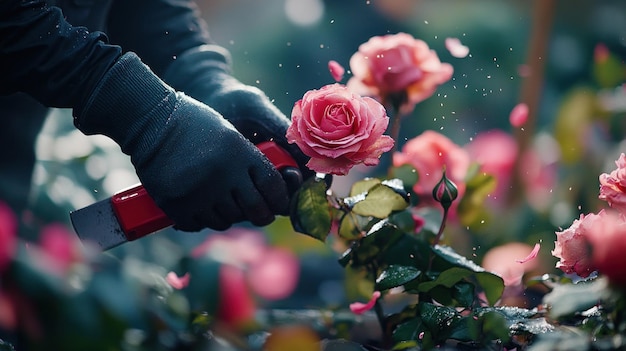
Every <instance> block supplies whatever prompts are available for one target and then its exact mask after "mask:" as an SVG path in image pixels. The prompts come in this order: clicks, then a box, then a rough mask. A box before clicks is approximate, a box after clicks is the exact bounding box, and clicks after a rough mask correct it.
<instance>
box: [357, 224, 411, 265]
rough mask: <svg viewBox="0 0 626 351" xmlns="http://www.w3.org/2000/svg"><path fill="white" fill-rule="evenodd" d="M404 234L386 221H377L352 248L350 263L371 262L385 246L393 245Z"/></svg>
mask: <svg viewBox="0 0 626 351" xmlns="http://www.w3.org/2000/svg"><path fill="white" fill-rule="evenodd" d="M404 235H406V234H405V233H404V232H402V231H400V230H398V228H397V227H396V226H394V225H392V224H390V223H389V222H388V221H386V220H381V221H378V222H377V223H375V224H374V225H372V228H370V230H369V231H368V232H367V234H366V235H365V237H364V238H362V239H361V240H359V241H358V242H357V245H355V246H354V247H353V248H352V264H353V265H354V266H359V265H364V264H367V263H370V262H372V260H374V259H376V258H377V256H378V255H379V254H380V253H381V252H386V250H387V248H389V247H390V246H392V245H394V244H395V243H396V242H397V241H398V240H399V239H400V238H402V237H403V236H404Z"/></svg>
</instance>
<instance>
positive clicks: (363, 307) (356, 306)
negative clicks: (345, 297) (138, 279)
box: [350, 291, 380, 314]
mask: <svg viewBox="0 0 626 351" xmlns="http://www.w3.org/2000/svg"><path fill="white" fill-rule="evenodd" d="M379 297H380V291H374V293H373V294H372V298H371V299H370V300H369V301H368V302H367V303H362V302H354V303H351V304H350V311H352V313H354V314H363V313H365V312H367V311H369V310H371V309H372V307H374V304H375V303H376V301H377V300H378V298H379Z"/></svg>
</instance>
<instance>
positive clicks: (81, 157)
mask: <svg viewBox="0 0 626 351" xmlns="http://www.w3.org/2000/svg"><path fill="white" fill-rule="evenodd" d="M540 2H541V1H527V0H518V1H500V0H474V1H462V0H446V1H437V0H420V1H418V0H334V1H331V0H329V1H323V0H263V1H259V0H219V1H200V0H199V1H198V5H199V7H200V9H201V11H202V13H203V16H204V17H205V18H206V20H207V23H208V25H209V28H210V30H211V33H212V36H213V39H214V40H215V41H216V42H217V43H218V44H221V45H223V46H224V47H226V48H228V49H229V50H230V52H231V53H232V57H233V69H234V74H235V76H236V77H238V78H239V79H240V80H242V81H243V82H245V83H248V84H251V85H256V86H258V87H259V88H261V89H262V90H264V91H265V92H266V93H267V94H268V95H269V96H270V97H271V98H272V99H273V100H274V101H275V103H276V105H277V106H278V107H279V108H280V109H281V110H282V111H283V112H284V113H285V114H286V115H290V113H291V108H292V106H293V104H294V102H295V101H296V100H298V99H299V98H300V97H301V96H302V95H303V94H304V92H306V91H307V90H310V89H317V88H319V87H321V86H323V85H326V84H329V83H332V82H333V80H332V77H331V76H330V74H329V72H328V66H327V64H328V61H329V60H335V61H337V62H339V63H340V64H342V65H343V66H344V67H346V69H348V67H349V65H348V64H349V59H350V57H351V55H352V54H353V53H354V52H356V51H357V50H358V47H359V45H360V44H362V43H364V42H366V41H367V40H368V39H369V38H370V37H372V36H376V35H384V34H387V33H397V32H407V33H409V34H411V35H413V36H414V37H416V38H418V39H422V40H424V41H425V42H426V43H427V44H428V45H429V46H430V47H431V48H432V49H434V50H435V51H436V52H437V53H438V55H439V58H440V59H441V61H442V62H448V63H450V64H452V66H453V67H454V70H455V73H454V76H453V78H452V80H451V81H449V82H447V83H445V84H444V85H443V86H441V87H440V88H439V89H438V90H437V92H436V93H435V95H434V96H432V97H431V98H430V99H428V100H426V101H424V102H422V103H420V104H419V105H418V106H417V108H416V110H415V112H414V113H413V114H412V115H411V116H410V117H409V118H407V119H406V120H405V121H404V122H403V124H402V129H401V133H400V140H399V141H398V142H399V144H400V146H401V145H402V144H403V143H404V142H405V141H406V140H407V139H410V138H412V137H414V136H416V135H418V134H420V133H421V132H423V131H425V130H429V129H432V130H436V131H438V132H440V133H442V134H445V135H446V136H447V137H449V138H450V139H452V140H453V141H455V142H456V143H457V144H459V145H461V146H463V145H466V144H468V143H469V142H471V141H472V140H473V139H474V138H475V137H476V136H477V135H479V134H480V133H481V132H485V131H490V130H493V129H501V130H503V131H505V132H507V133H513V132H514V131H513V128H512V127H511V125H510V123H509V119H508V117H509V113H510V111H511V109H512V108H513V107H514V106H515V105H516V104H517V103H518V102H519V101H520V94H521V87H522V84H523V82H524V79H525V70H524V68H525V64H526V63H527V53H528V49H529V45H530V44H529V41H530V36H531V32H532V26H533V23H534V21H533V6H536V5H537V4H538V3H540ZM554 4H555V8H554V13H553V16H551V20H552V23H551V26H550V28H551V29H550V31H548V32H545V33H543V35H544V38H545V39H546V40H547V43H548V44H547V48H546V52H545V56H543V57H541V61H542V62H543V64H545V75H544V77H543V78H544V79H543V80H542V82H541V92H540V93H541V94H540V101H539V105H538V108H537V114H536V124H535V125H534V126H530V127H531V128H530V129H529V130H531V131H532V132H533V138H532V140H533V141H534V142H536V143H535V144H533V145H539V150H540V151H542V152H540V154H541V155H543V156H545V157H547V158H549V160H547V161H546V164H547V165H550V166H551V167H552V165H554V164H556V165H557V167H556V173H557V179H558V180H557V181H555V182H553V183H551V184H552V185H551V187H550V188H549V189H546V190H545V194H544V195H547V196H544V197H543V198H542V199H544V200H543V203H542V204H539V205H537V204H532V203H530V204H524V205H521V206H516V207H511V208H510V209H508V211H509V212H513V213H517V214H519V215H518V216H517V217H516V220H515V221H513V222H511V221H508V223H501V222H498V220H497V219H491V221H489V220H488V221H487V223H485V221H484V220H483V223H481V224H482V225H476V226H471V228H470V226H467V228H466V230H464V234H463V235H464V236H465V237H464V238H458V240H457V241H453V242H451V245H452V246H457V247H455V248H457V249H458V250H459V251H461V252H466V253H467V252H469V253H471V254H473V255H474V257H475V258H476V260H478V261H480V259H481V257H482V256H483V255H484V253H485V252H486V251H488V249H489V248H490V247H493V246H495V245H498V244H502V243H505V242H508V241H520V242H525V243H528V244H534V243H536V242H541V243H543V248H542V255H543V256H544V258H545V259H546V264H545V266H544V267H547V268H546V269H548V270H549V269H552V268H553V267H554V261H555V260H554V259H552V260H551V257H550V252H549V251H550V250H551V249H552V248H553V241H554V231H555V230H559V228H561V227H567V226H569V224H571V222H572V220H573V219H575V218H578V216H579V214H580V213H587V212H591V211H595V210H596V209H597V207H598V204H597V201H595V200H597V199H596V198H597V189H598V184H597V177H598V175H599V174H600V173H601V172H606V171H610V170H611V169H613V168H614V161H615V160H616V159H617V155H619V152H622V151H626V147H624V144H623V141H622V139H623V136H624V131H625V129H626V128H625V126H626V123H624V122H623V117H624V112H625V111H626V98H624V88H623V86H622V84H623V81H624V76H625V72H626V70H625V69H624V58H626V3H625V2H624V1H623V0H613V1H611V0H599V1H585V0H561V1H554ZM448 37H455V38H459V39H460V40H461V41H462V43H463V44H464V45H466V46H468V47H469V49H470V54H469V55H468V56H467V57H465V58H455V57H453V56H452V55H451V54H450V53H449V52H448V51H447V50H446V49H445V46H444V41H445V39H446V38H448ZM598 48H601V49H603V50H604V51H602V52H605V53H606V52H608V55H609V56H608V57H609V59H606V60H604V59H599V58H598V50H599V49H598ZM602 57H606V56H602ZM346 76H347V77H349V76H350V73H349V71H348V72H347V74H346ZM71 123H72V118H71V116H70V113H69V111H65V110H55V111H54V112H53V113H52V114H51V116H50V118H49V119H48V121H47V123H46V126H45V128H44V131H43V133H42V134H41V136H40V138H39V142H38V156H39V163H38V167H37V171H36V176H35V178H34V182H35V184H36V191H35V192H34V194H33V198H32V200H33V202H32V203H33V206H32V215H33V223H37V224H43V223H48V222H62V223H65V224H67V225H69V216H68V213H69V211H71V210H74V209H77V208H81V207H84V206H87V205H89V204H91V203H93V202H95V201H98V200H101V199H104V198H106V197H108V196H110V195H111V194H113V193H114V192H117V191H119V190H121V189H124V188H126V187H129V186H131V185H134V184H135V183H137V182H138V181H137V178H136V176H135V174H134V171H133V169H132V167H131V166H130V163H129V161H128V159H127V157H126V156H125V155H123V154H122V153H121V152H120V151H119V148H118V147H117V146H116V145H115V144H113V142H111V141H110V140H108V139H106V138H104V137H100V136H94V137H86V136H84V135H82V134H81V133H80V132H78V131H77V130H75V129H74V127H73V125H72V124H71ZM517 132H519V131H517ZM566 145H569V146H571V145H575V146H576V147H575V148H573V149H572V150H574V151H569V150H570V149H569V148H565V146H566ZM569 146H568V147H569ZM342 181H343V180H342V179H336V182H337V184H342ZM500 205H501V206H504V205H502V204H500ZM263 231H264V232H265V233H266V234H267V236H268V240H269V241H270V242H271V243H272V244H275V245H278V246H283V247H288V248H290V249H291V250H293V251H294V252H296V253H297V254H298V255H299V257H300V259H301V270H302V273H301V282H300V285H299V290H297V291H296V294H294V298H293V299H292V300H289V299H288V300H285V301H282V302H279V305H280V304H281V303H282V304H283V306H291V307H293V306H303V305H307V306H315V305H323V306H327V305H329V304H330V305H332V304H344V303H345V302H346V296H345V292H344V289H343V284H345V283H344V281H343V280H342V278H343V277H342V274H343V272H342V270H341V269H340V266H339V265H338V264H337V263H336V253H334V252H333V251H332V249H331V248H330V247H328V246H326V245H324V244H322V243H319V242H317V241H314V240H312V239H309V238H307V237H304V236H302V235H299V234H296V233H293V231H292V229H291V227H290V224H289V223H288V220H286V219H284V218H281V219H279V220H278V221H277V222H276V223H274V224H272V225H270V226H268V227H267V228H263ZM210 234H211V233H210V232H202V233H195V234H187V233H178V232H174V231H171V230H165V231H162V232H160V233H157V234H155V235H153V236H152V237H150V238H146V239H143V240H140V241H139V242H133V243H129V244H126V245H123V246H122V247H119V248H116V249H114V250H113V251H112V254H114V255H118V256H125V255H133V256H135V257H141V258H144V259H147V260H156V259H157V258H158V259H159V260H166V261H167V260H171V262H174V261H175V260H176V259H177V256H176V254H175V253H180V252H184V251H185V250H186V249H187V248H190V247H193V246H194V245H197V244H198V243H199V242H201V241H202V240H203V239H204V238H205V237H206V236H207V235H210ZM172 248H175V249H174V250H172ZM164 252H168V254H167V255H163V253H164ZM167 263H168V262H164V265H167ZM294 299H295V300H294Z"/></svg>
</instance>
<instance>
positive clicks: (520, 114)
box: [509, 102, 528, 127]
mask: <svg viewBox="0 0 626 351" xmlns="http://www.w3.org/2000/svg"><path fill="white" fill-rule="evenodd" d="M526 121H528V105H526V104H525V103H523V102H522V103H519V104H517V105H515V107H513V109H512V110H511V114H510V115H509V122H510V123H511V125H512V126H513V127H521V126H523V125H524V124H526Z"/></svg>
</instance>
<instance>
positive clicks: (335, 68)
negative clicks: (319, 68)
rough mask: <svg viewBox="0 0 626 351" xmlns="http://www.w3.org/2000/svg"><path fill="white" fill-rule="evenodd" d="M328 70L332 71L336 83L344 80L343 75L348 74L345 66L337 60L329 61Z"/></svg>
mask: <svg viewBox="0 0 626 351" xmlns="http://www.w3.org/2000/svg"><path fill="white" fill-rule="evenodd" d="M328 70H329V71H330V75H331V76H333V79H334V80H335V82H340V81H341V80H342V79H343V74H344V73H346V70H345V69H344V68H343V66H342V65H340V64H339V62H337V61H335V60H330V61H328Z"/></svg>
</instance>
